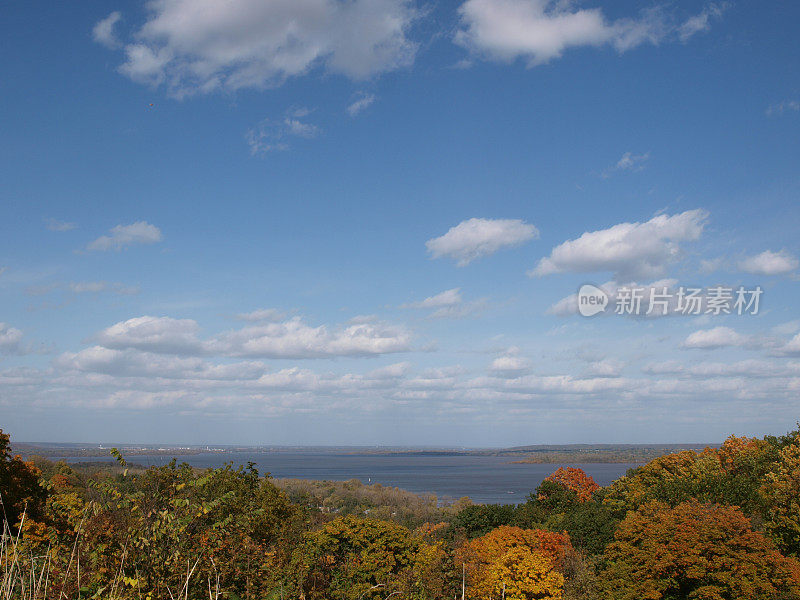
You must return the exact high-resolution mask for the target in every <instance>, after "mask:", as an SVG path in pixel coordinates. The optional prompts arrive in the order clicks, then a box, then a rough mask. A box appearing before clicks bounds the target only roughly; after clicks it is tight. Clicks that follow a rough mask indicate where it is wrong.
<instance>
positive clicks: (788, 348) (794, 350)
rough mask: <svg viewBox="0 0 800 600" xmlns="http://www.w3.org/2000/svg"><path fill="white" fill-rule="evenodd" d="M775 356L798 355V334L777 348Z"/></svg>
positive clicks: (799, 346)
mask: <svg viewBox="0 0 800 600" xmlns="http://www.w3.org/2000/svg"><path fill="white" fill-rule="evenodd" d="M775 353H776V354H788V355H798V354H800V333H798V334H797V335H795V336H794V337H793V338H792V339H791V340H789V341H788V342H787V343H786V344H784V345H783V346H782V347H780V348H778V349H777V351H776V352H775Z"/></svg>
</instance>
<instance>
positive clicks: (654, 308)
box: [547, 279, 706, 318]
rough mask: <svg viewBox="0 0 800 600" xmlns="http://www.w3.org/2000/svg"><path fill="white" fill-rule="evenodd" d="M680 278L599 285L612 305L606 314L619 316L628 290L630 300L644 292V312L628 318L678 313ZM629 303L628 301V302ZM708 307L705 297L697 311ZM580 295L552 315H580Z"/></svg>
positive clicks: (552, 309)
mask: <svg viewBox="0 0 800 600" xmlns="http://www.w3.org/2000/svg"><path fill="white" fill-rule="evenodd" d="M677 284H678V281H677V279H659V280H656V281H653V282H651V283H646V284H639V283H636V282H635V281H632V282H628V283H623V284H620V283H617V282H616V281H607V282H606V283H604V284H603V285H601V286H599V287H600V289H602V290H603V291H604V292H605V293H606V294H607V295H608V305H607V307H606V309H605V311H604V314H606V315H610V314H615V311H616V308H617V301H618V300H620V299H621V295H620V290H623V292H625V290H627V296H626V298H628V299H629V298H630V290H632V289H637V290H641V301H640V305H639V307H640V310H639V311H638V312H637V311H631V312H630V313H628V312H626V313H625V314H626V316H630V317H634V318H636V317H645V318H656V317H664V316H669V315H670V314H677V312H676V311H677V307H678V296H677V294H678V290H677V289H676V286H677ZM626 302H628V300H626ZM705 308H706V302H705V298H704V297H703V298H701V300H700V303H699V305H698V308H697V310H698V311H701V312H702V311H703V310H705ZM578 312H579V311H578V294H570V295H569V296H565V297H564V298H562V299H561V300H559V301H558V302H556V303H555V304H553V305H551V306H550V307H549V308H548V309H547V314H548V315H555V316H557V317H568V316H571V315H577V314H578Z"/></svg>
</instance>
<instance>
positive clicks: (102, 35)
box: [92, 11, 122, 48]
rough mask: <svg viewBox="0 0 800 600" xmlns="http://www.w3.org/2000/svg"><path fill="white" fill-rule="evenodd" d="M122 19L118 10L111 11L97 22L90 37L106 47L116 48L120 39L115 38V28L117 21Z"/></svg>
mask: <svg viewBox="0 0 800 600" xmlns="http://www.w3.org/2000/svg"><path fill="white" fill-rule="evenodd" d="M120 19H122V14H120V13H119V12H118V11H114V12H112V13H111V14H110V15H108V16H107V17H106V18H105V19H102V20H100V21H98V22H97V24H96V25H95V26H94V28H93V29H92V38H93V39H94V41H95V42H97V43H98V44H102V45H103V46H105V47H106V48H118V47H119V46H120V41H119V39H118V38H117V34H116V31H115V28H116V26H117V23H119V21H120Z"/></svg>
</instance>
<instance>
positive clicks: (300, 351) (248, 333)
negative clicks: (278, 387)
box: [206, 317, 411, 358]
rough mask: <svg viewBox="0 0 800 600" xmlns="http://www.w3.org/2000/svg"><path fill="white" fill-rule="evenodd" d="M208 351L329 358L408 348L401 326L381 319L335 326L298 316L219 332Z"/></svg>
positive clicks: (276, 356)
mask: <svg viewBox="0 0 800 600" xmlns="http://www.w3.org/2000/svg"><path fill="white" fill-rule="evenodd" d="M206 347H207V349H208V351H209V352H212V353H214V354H222V355H226V356H247V357H258V358H331V357H334V356H370V355H378V354H388V353H393V352H407V351H409V350H410V349H411V336H410V334H409V332H407V331H406V330H405V329H403V328H401V327H397V326H392V325H389V324H386V323H381V322H369V323H352V324H349V325H345V326H342V327H338V328H335V329H330V328H328V327H327V326H325V325H320V326H318V327H312V326H310V325H307V324H306V323H304V322H303V321H302V320H301V319H300V318H299V317H295V318H292V319H289V320H288V321H284V322H282V323H267V324H263V325H255V326H251V327H244V328H242V329H238V330H234V331H229V332H226V333H223V334H221V335H219V336H217V337H215V338H214V339H213V340H210V341H209V342H208V343H207V345H206Z"/></svg>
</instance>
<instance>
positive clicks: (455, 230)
mask: <svg viewBox="0 0 800 600" xmlns="http://www.w3.org/2000/svg"><path fill="white" fill-rule="evenodd" d="M538 236H539V230H538V229H536V227H534V226H533V225H531V224H529V223H525V222H524V221H522V220H520V219H476V218H473V219H468V220H466V221H462V222H461V223H459V224H458V225H456V226H455V227H451V228H450V229H449V230H448V231H447V233H445V234H444V235H443V236H441V237H438V238H433V239H430V240H428V241H427V242H425V246H426V247H427V248H428V252H430V253H431V255H432V257H433V258H441V257H443V256H447V257H449V258H452V259H454V260H456V261H458V262H457V264H458V266H459V267H464V266H466V265H468V264H469V263H470V262H472V261H473V260H475V259H476V258H480V257H483V256H489V255H490V254H494V253H495V252H497V251H498V250H500V249H502V248H506V247H511V246H518V245H520V244H523V243H525V242H527V241H530V240H532V239H534V238H537V237H538Z"/></svg>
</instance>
